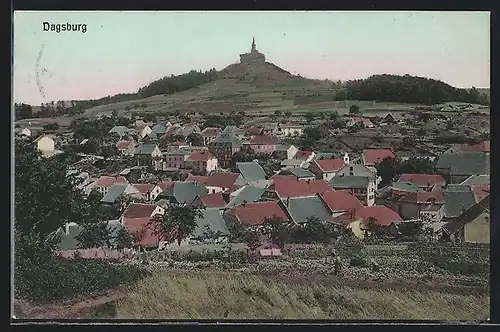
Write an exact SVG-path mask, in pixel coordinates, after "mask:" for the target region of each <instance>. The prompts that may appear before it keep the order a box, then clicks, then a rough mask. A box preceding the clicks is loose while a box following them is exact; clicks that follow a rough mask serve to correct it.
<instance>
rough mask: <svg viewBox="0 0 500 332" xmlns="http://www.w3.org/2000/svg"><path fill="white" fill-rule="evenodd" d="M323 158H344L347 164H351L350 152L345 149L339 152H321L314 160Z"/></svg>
mask: <svg viewBox="0 0 500 332" xmlns="http://www.w3.org/2000/svg"><path fill="white" fill-rule="evenodd" d="M323 159H343V160H344V163H345V164H349V162H350V159H349V154H348V153H347V152H344V151H337V152H319V153H317V154H316V155H315V156H314V159H313V160H323Z"/></svg>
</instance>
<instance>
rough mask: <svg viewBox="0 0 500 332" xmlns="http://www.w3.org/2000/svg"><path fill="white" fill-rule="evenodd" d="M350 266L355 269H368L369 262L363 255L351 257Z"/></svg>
mask: <svg viewBox="0 0 500 332" xmlns="http://www.w3.org/2000/svg"><path fill="white" fill-rule="evenodd" d="M349 265H350V266H355V267H367V266H368V262H367V261H366V259H365V258H364V257H363V256H362V255H361V254H357V255H355V256H353V257H351V260H350V261H349Z"/></svg>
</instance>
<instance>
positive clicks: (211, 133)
mask: <svg viewBox="0 0 500 332" xmlns="http://www.w3.org/2000/svg"><path fill="white" fill-rule="evenodd" d="M221 132H222V131H221V130H220V128H217V127H207V128H205V129H203V130H202V131H201V132H200V135H201V137H202V138H203V144H204V145H208V143H210V142H211V141H213V140H214V139H216V138H217V137H219V136H220V134H221Z"/></svg>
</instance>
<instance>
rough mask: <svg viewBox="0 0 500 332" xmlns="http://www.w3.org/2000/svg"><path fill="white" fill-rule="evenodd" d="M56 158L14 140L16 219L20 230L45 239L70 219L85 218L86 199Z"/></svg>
mask: <svg viewBox="0 0 500 332" xmlns="http://www.w3.org/2000/svg"><path fill="white" fill-rule="evenodd" d="M66 171H67V168H66V165H65V164H64V163H63V162H62V161H61V160H59V159H56V158H40V154H39V153H38V152H37V151H36V150H35V149H34V147H33V146H32V145H30V144H29V143H25V142H21V141H16V142H15V184H16V186H15V200H14V206H15V207H14V220H15V221H14V223H15V227H16V229H17V230H18V231H19V232H20V234H30V235H31V236H33V237H35V238H38V239H39V240H41V241H42V240H44V239H45V238H46V237H47V235H48V234H50V233H52V232H54V231H55V230H57V229H58V228H59V227H61V226H63V225H65V224H66V223H68V222H76V223H79V222H81V221H82V220H84V219H85V217H86V214H87V213H88V211H87V210H86V206H87V204H86V202H85V199H84V197H83V195H82V193H81V192H80V190H79V189H77V188H75V186H74V185H73V181H74V176H67V173H66Z"/></svg>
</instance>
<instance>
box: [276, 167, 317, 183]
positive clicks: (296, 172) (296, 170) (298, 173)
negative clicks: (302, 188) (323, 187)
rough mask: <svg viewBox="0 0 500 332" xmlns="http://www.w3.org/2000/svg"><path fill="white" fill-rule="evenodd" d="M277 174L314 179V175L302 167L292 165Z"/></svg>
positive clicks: (301, 178) (297, 178)
mask: <svg viewBox="0 0 500 332" xmlns="http://www.w3.org/2000/svg"><path fill="white" fill-rule="evenodd" d="M277 175H280V176H291V177H292V178H293V180H315V179H316V175H315V174H314V173H312V172H311V171H309V170H307V169H304V168H302V167H292V168H287V169H284V170H282V171H280V172H279V173H278V174H277Z"/></svg>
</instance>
